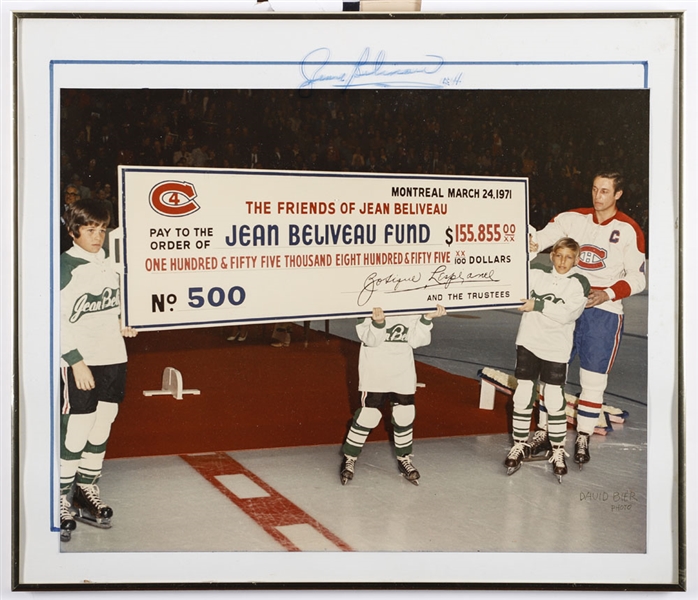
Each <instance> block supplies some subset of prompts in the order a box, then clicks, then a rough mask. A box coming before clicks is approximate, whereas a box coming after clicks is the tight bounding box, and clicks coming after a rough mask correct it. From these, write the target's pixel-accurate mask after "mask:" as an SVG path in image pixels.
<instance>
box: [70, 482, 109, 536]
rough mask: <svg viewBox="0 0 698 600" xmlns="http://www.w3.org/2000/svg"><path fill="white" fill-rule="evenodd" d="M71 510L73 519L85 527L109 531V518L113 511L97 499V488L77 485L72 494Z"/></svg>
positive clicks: (81, 484)
mask: <svg viewBox="0 0 698 600" xmlns="http://www.w3.org/2000/svg"><path fill="white" fill-rule="evenodd" d="M73 509H75V511H76V513H75V518H76V519H77V520H78V521H80V522H82V523H86V524H87V525H93V526H95V527H100V528H101V529H109V528H110V527H111V517H112V515H113V514H114V511H113V510H112V509H111V507H109V506H107V505H106V504H104V502H102V500H101V499H100V497H99V488H98V487H97V486H96V485H94V484H92V485H89V484H83V483H79V484H78V485H77V486H75V492H74V493H73Z"/></svg>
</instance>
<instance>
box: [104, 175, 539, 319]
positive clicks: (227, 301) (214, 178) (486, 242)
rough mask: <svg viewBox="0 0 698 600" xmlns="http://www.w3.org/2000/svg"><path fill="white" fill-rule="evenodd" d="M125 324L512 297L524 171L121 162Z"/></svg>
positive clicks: (521, 278) (393, 309)
mask: <svg viewBox="0 0 698 600" xmlns="http://www.w3.org/2000/svg"><path fill="white" fill-rule="evenodd" d="M119 198H120V207H119V208H120V213H121V221H120V223H121V225H122V227H121V230H120V232H119V231H117V235H116V237H117V238H119V237H120V238H121V252H120V253H119V255H120V256H121V259H120V260H121V263H120V265H119V266H120V267H121V268H122V270H123V274H124V277H123V285H122V301H123V307H124V321H125V324H127V325H130V326H132V327H137V328H142V329H168V328H169V329H173V328H184V327H199V326H201V327H203V326H212V325H224V324H229V323H254V322H271V321H279V320H299V319H317V318H333V317H347V316H353V315H354V316H359V315H366V314H369V313H370V311H371V309H372V308H373V307H374V306H380V307H382V308H383V309H384V310H385V311H386V312H388V313H410V312H423V311H426V310H431V309H433V308H434V307H435V305H436V304H437V303H439V304H443V305H444V306H445V307H446V308H447V309H448V310H451V311H457V310H472V309H484V308H491V307H495V306H496V307H504V306H515V305H518V304H519V303H520V302H519V301H520V299H521V298H525V297H526V295H527V285H528V242H527V239H528V233H527V222H528V180H527V179H522V178H481V177H463V176H457V177H454V176H450V177H449V176H443V177H442V176H428V177H427V176H420V175H402V174H401V175H392V174H390V175H388V174H375V175H374V174H356V173H329V172H327V173H325V172H322V173H321V172H304V171H262V170H228V169H225V170H224V169H174V168H157V167H152V168H151V167H120V168H119Z"/></svg>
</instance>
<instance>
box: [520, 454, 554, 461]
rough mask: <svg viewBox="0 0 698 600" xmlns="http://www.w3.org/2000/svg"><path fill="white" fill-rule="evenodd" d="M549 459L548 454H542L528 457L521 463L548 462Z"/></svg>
mask: <svg viewBox="0 0 698 600" xmlns="http://www.w3.org/2000/svg"><path fill="white" fill-rule="evenodd" d="M549 458H550V453H549V452H544V453H543V454H536V455H535V456H528V457H527V458H524V459H523V462H538V461H539V460H548V459H549Z"/></svg>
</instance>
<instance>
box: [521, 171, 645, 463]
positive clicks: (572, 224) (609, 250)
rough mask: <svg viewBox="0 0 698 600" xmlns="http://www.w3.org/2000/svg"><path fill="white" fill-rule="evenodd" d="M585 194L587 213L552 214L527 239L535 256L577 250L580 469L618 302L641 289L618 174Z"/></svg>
mask: <svg viewBox="0 0 698 600" xmlns="http://www.w3.org/2000/svg"><path fill="white" fill-rule="evenodd" d="M591 195H592V203H593V206H592V207H591V208H580V209H577V210H571V211H568V212H564V213H561V214H559V215H557V216H556V217H554V218H553V219H552V220H551V221H550V223H548V224H547V225H546V226H545V227H544V228H543V229H542V230H541V231H538V232H535V233H534V234H533V236H532V240H531V248H530V249H531V251H533V252H536V251H538V250H544V249H545V248H547V247H548V246H550V245H551V244H552V243H554V242H555V241H556V240H558V239H559V238H561V237H565V236H567V237H572V238H574V239H575V240H577V242H579V244H580V246H581V253H580V259H579V265H578V266H579V269H580V272H581V273H583V274H584V276H585V277H586V278H587V279H588V280H589V283H590V284H591V292H590V293H589V299H588V301H587V305H586V310H585V311H584V312H583V313H582V315H581V317H580V318H579V320H578V321H577V325H576V328H575V333H574V346H573V349H572V357H574V356H575V355H578V356H579V361H580V372H579V380H580V384H581V387H582V390H581V392H580V396H579V402H578V405H577V434H578V435H577V439H576V442H575V456H574V459H575V462H577V463H578V464H579V467H580V469H581V467H582V465H583V464H584V463H587V462H588V461H589V460H590V454H589V438H590V436H591V434H592V433H593V432H594V427H595V426H596V423H597V421H598V419H599V415H600V413H601V409H602V406H603V394H604V391H605V389H606V385H607V380H608V373H609V372H610V370H611V368H612V366H613V361H614V360H615V357H616V354H617V352H618V347H619V345H620V340H621V336H622V334H623V303H622V300H623V298H627V297H628V296H631V295H633V294H637V293H639V292H642V291H643V290H644V289H645V286H646V279H645V238H644V235H643V233H642V230H641V229H640V227H639V226H638V224H637V223H636V222H635V221H633V219H631V218H630V217H629V216H628V215H626V214H624V213H622V212H621V211H620V210H618V208H617V205H616V203H617V202H618V200H619V199H620V198H621V196H622V195H623V177H622V175H621V174H620V173H618V172H613V171H604V172H600V173H597V175H596V176H595V177H594V180H593V185H592V190H591ZM540 417H541V418H540V420H539V423H540V424H541V426H543V427H544V426H545V423H546V415H545V408H544V407H542V409H541V413H540ZM539 438H541V436H539ZM533 450H534V451H535V447H534V449H533Z"/></svg>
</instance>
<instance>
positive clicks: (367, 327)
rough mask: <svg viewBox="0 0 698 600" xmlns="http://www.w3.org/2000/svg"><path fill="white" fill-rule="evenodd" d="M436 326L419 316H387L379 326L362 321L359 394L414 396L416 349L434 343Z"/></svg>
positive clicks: (371, 321)
mask: <svg viewBox="0 0 698 600" xmlns="http://www.w3.org/2000/svg"><path fill="white" fill-rule="evenodd" d="M433 326H434V325H433V323H432V321H431V320H430V319H427V318H425V317H423V316H419V315H407V316H395V317H393V316H386V317H385V321H384V322H383V323H381V324H380V325H378V324H376V323H374V322H373V320H372V319H370V318H367V319H359V321H358V323H357V324H356V333H357V335H358V336H359V339H360V340H361V350H360V351H359V391H362V392H395V393H398V394H414V393H415V391H416V389H417V372H416V370H415V366H414V353H413V349H414V348H419V347H420V346H427V345H428V344H429V343H431V330H432V327H433Z"/></svg>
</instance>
